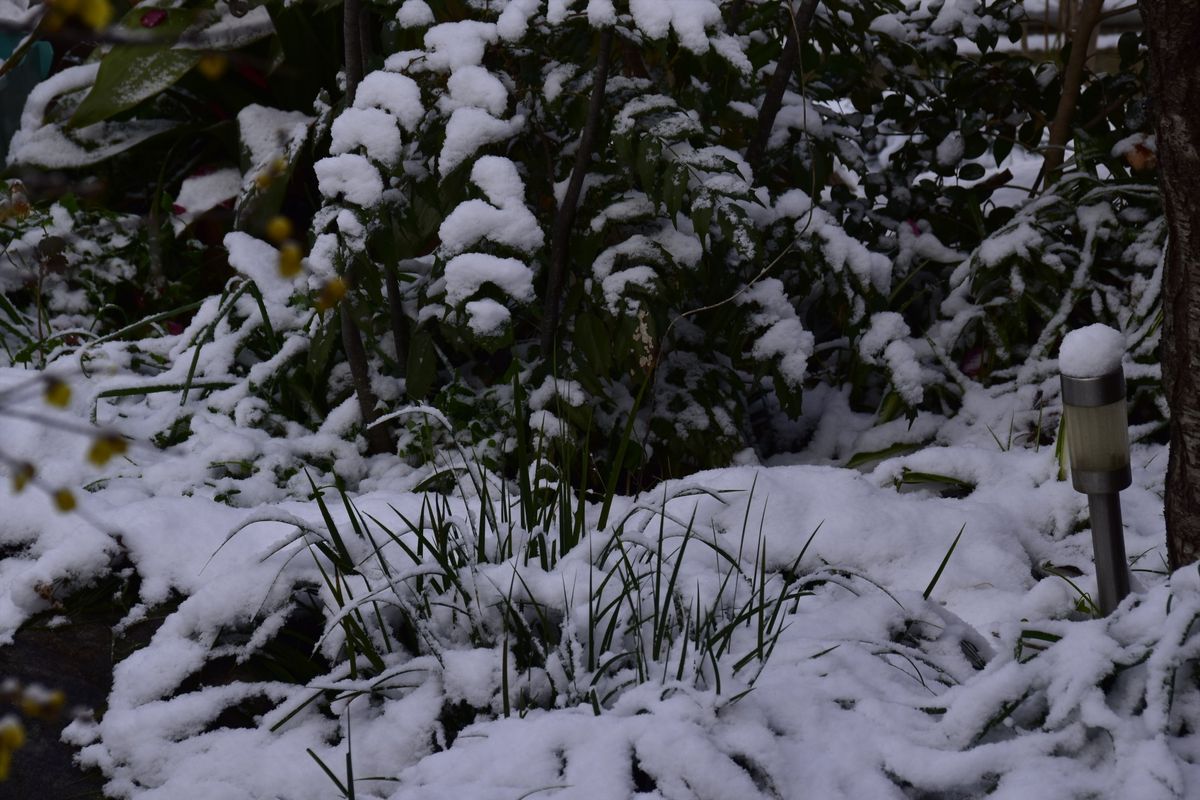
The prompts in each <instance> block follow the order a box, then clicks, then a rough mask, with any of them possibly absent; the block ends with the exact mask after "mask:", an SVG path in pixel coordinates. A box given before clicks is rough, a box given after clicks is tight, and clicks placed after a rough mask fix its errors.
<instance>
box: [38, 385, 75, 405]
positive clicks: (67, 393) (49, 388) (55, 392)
mask: <svg viewBox="0 0 1200 800" xmlns="http://www.w3.org/2000/svg"><path fill="white" fill-rule="evenodd" d="M44 396H45V398H46V402H47V403H49V404H50V405H52V406H57V407H58V408H66V407H67V404H68V403H70V402H71V387H70V386H67V384H66V383H64V382H63V381H62V380H60V379H59V378H47V379H46V392H45V395H44Z"/></svg>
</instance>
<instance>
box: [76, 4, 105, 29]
mask: <svg viewBox="0 0 1200 800" xmlns="http://www.w3.org/2000/svg"><path fill="white" fill-rule="evenodd" d="M78 2H79V14H78V15H79V19H80V21H81V22H83V24H84V25H87V26H88V27H89V28H91V29H92V30H94V31H98V30H100V29H102V28H107V27H108V24H109V23H110V22H112V18H113V7H112V3H111V2H109V0H78Z"/></svg>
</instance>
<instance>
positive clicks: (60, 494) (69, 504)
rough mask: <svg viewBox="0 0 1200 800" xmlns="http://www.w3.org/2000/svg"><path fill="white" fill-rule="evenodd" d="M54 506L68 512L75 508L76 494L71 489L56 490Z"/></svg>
mask: <svg viewBox="0 0 1200 800" xmlns="http://www.w3.org/2000/svg"><path fill="white" fill-rule="evenodd" d="M54 507H55V508H57V509H58V510H59V511H62V512H67V511H74V510H75V495H74V494H72V493H71V490H70V489H56V490H55V491H54Z"/></svg>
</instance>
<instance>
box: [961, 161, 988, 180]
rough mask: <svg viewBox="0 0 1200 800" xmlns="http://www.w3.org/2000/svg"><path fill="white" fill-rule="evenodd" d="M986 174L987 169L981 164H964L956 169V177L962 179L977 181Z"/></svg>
mask: <svg viewBox="0 0 1200 800" xmlns="http://www.w3.org/2000/svg"><path fill="white" fill-rule="evenodd" d="M986 174H987V170H985V169H984V168H983V165H982V164H975V163H971V164H964V165H963V168H962V169H960V170H959V171H958V177H959V179H960V180H964V181H977V180H979V179H980V178H982V177H983V176H984V175H986Z"/></svg>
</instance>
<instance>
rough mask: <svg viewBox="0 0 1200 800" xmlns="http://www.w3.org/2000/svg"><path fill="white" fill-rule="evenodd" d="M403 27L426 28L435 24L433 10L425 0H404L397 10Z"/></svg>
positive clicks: (397, 19) (398, 19)
mask: <svg viewBox="0 0 1200 800" xmlns="http://www.w3.org/2000/svg"><path fill="white" fill-rule="evenodd" d="M396 22H397V23H399V24H400V27H401V28H424V27H425V26H427V25H432V24H433V10H432V9H430V7H429V4H428V3H426V2H425V0H404V2H403V3H401V4H400V8H399V9H397V10H396Z"/></svg>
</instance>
